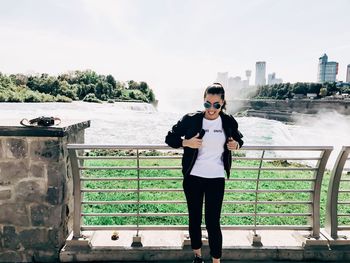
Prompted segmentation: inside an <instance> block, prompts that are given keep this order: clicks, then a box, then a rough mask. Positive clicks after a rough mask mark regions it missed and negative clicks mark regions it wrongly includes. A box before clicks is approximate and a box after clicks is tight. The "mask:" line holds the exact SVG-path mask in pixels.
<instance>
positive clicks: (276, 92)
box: [254, 82, 350, 100]
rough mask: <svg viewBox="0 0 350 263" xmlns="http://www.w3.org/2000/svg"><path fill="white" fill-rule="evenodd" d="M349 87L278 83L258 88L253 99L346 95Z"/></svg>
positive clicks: (326, 84) (333, 84) (327, 84)
mask: <svg viewBox="0 0 350 263" xmlns="http://www.w3.org/2000/svg"><path fill="white" fill-rule="evenodd" d="M349 90H350V88H349V87H341V86H337V85H336V83H335V82H333V83H328V82H326V83H307V82H297V83H294V84H291V83H280V84H273V85H265V86H259V87H258V90H257V92H256V95H255V96H254V98H270V99H277V100H284V99H287V98H288V99H291V98H293V97H294V95H295V94H303V95H307V93H316V94H317V96H318V97H325V96H329V95H333V94H335V93H337V92H339V93H348V92H349Z"/></svg>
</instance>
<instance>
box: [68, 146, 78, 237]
mask: <svg viewBox="0 0 350 263" xmlns="http://www.w3.org/2000/svg"><path fill="white" fill-rule="evenodd" d="M68 152H69V158H70V162H71V167H72V174H73V195H74V212H73V238H79V237H81V231H80V229H81V181H80V170H79V163H78V158H77V151H76V150H75V149H68Z"/></svg>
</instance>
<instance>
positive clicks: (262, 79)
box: [255, 61, 266, 86]
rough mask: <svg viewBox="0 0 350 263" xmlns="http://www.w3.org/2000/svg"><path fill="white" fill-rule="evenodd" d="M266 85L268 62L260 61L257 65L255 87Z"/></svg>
mask: <svg viewBox="0 0 350 263" xmlns="http://www.w3.org/2000/svg"><path fill="white" fill-rule="evenodd" d="M262 85H266V62H265V61H258V62H256V64H255V86H262Z"/></svg>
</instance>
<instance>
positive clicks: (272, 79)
mask: <svg viewBox="0 0 350 263" xmlns="http://www.w3.org/2000/svg"><path fill="white" fill-rule="evenodd" d="M282 82H283V80H282V79H278V78H276V73H275V72H273V73H271V74H269V75H268V77H267V84H268V85H273V84H280V83H282Z"/></svg>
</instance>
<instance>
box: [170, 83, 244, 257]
mask: <svg viewBox="0 0 350 263" xmlns="http://www.w3.org/2000/svg"><path fill="white" fill-rule="evenodd" d="M225 105H226V102H225V91H224V88H223V87H222V85H221V84H220V83H214V84H213V85H210V86H209V87H207V89H206V90H205V92H204V108H205V110H204V111H199V112H196V113H190V114H186V115H185V116H184V117H183V118H182V119H181V120H180V121H178V123H177V124H176V125H174V126H173V127H172V130H171V131H169V132H168V134H167V136H166V138H165V142H166V143H167V144H168V145H169V146H171V147H173V148H180V147H183V149H184V153H183V157H182V173H183V175H184V180H183V188H184V192H185V196H186V201H187V208H188V213H189V232H190V238H191V247H192V249H193V251H194V256H195V258H194V260H193V262H194V263H201V262H204V261H203V260H202V257H201V247H202V236H201V235H202V231H201V223H202V207H203V198H204V196H205V223H206V229H207V232H208V241H209V247H210V255H211V256H212V259H213V262H214V263H217V262H220V258H221V252H222V234H221V228H220V214H221V206H222V202H223V198H224V191H225V171H226V175H227V178H229V176H230V169H231V163H232V155H231V151H233V150H237V149H239V148H240V147H241V146H242V145H243V141H242V139H241V138H242V137H243V136H242V134H241V133H240V132H239V131H238V124H237V121H236V120H235V119H234V118H233V117H232V116H231V115H227V114H225V113H224V110H225Z"/></svg>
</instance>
